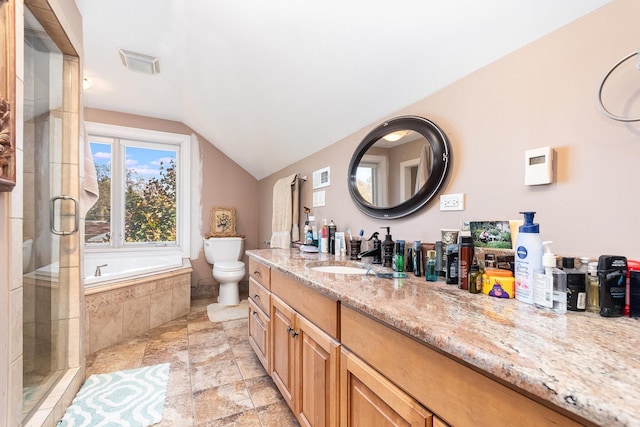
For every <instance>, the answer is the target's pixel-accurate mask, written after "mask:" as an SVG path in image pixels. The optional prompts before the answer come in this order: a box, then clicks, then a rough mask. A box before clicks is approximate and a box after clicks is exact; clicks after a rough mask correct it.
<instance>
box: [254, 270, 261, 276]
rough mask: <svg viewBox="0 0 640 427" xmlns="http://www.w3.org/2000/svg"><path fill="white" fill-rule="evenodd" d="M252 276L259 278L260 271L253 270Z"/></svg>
mask: <svg viewBox="0 0 640 427" xmlns="http://www.w3.org/2000/svg"><path fill="white" fill-rule="evenodd" d="M253 275H254V276H261V274H260V271H258V270H254V271H253Z"/></svg>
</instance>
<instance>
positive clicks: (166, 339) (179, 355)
mask: <svg viewBox="0 0 640 427" xmlns="http://www.w3.org/2000/svg"><path fill="white" fill-rule="evenodd" d="M211 302H212V301H210V300H203V299H197V300H192V301H191V312H190V313H189V314H188V315H187V316H184V317H182V318H180V319H177V320H174V321H172V322H169V323H167V324H165V325H162V326H159V327H157V328H155V329H153V330H151V331H149V332H147V333H145V334H143V335H141V336H139V337H137V338H134V339H132V340H128V341H125V342H122V343H120V344H116V345H114V346H111V347H108V348H105V349H103V350H101V351H98V352H96V353H94V354H91V355H90V356H88V357H87V376H89V375H91V374H98V373H106V372H113V371H118V370H122V369H133V368H139V367H142V366H148V365H154V364H157V363H166V362H169V363H171V369H170V373H169V385H168V388H167V400H166V402H165V408H164V413H163V420H162V422H161V423H160V424H157V425H156V426H159V427H168V426H176V427H188V426H193V427H204V426H209V427H219V426H220V427H222V426H243V427H244V426H246V427H254V426H256V427H286V426H298V425H299V424H298V422H297V421H296V419H295V417H294V416H293V414H292V413H291V411H290V410H289V407H288V406H287V404H286V403H285V402H284V401H283V400H282V396H281V395H280V392H279V391H278V390H277V388H276V386H275V385H274V384H273V381H272V380H271V378H270V377H269V376H268V375H267V372H266V371H265V370H264V368H263V367H262V365H261V364H260V362H259V361H258V359H257V357H256V356H255V354H254V352H253V349H252V348H251V347H250V345H249V340H248V332H247V320H246V319H241V320H232V321H228V322H222V323H212V322H210V321H209V318H208V317H207V311H206V307H207V304H209V303H211Z"/></svg>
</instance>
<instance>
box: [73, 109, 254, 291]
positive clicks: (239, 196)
mask: <svg viewBox="0 0 640 427" xmlns="http://www.w3.org/2000/svg"><path fill="white" fill-rule="evenodd" d="M84 119H85V120H86V121H90V122H98V123H106V124H112V125H118V126H127V127H134V128H141V129H150V130H156V131H162V132H173V133H181V134H187V135H191V134H195V135H196V137H197V138H198V141H199V151H200V160H201V164H202V194H201V205H200V206H199V207H198V206H192V207H191V208H192V209H200V211H201V218H202V221H201V222H202V224H197V225H196V224H192V227H194V226H197V227H200V230H199V232H198V233H193V232H192V233H191V235H192V236H194V235H199V236H203V235H204V234H206V233H208V232H209V231H210V227H209V214H210V209H211V208H212V207H214V206H219V207H234V208H235V209H236V222H237V223H236V231H237V232H238V234H243V235H245V249H255V248H256V247H257V245H258V210H257V207H258V202H257V200H258V192H257V181H256V179H255V178H253V177H252V176H251V175H250V174H249V173H248V172H246V171H245V170H244V169H242V168H241V167H240V166H238V165H237V164H236V163H235V162H233V161H232V160H231V159H229V157H227V156H226V155H225V154H223V153H222V152H221V151H220V150H218V149H217V148H216V147H214V146H213V145H212V144H211V143H209V141H207V140H206V139H204V138H203V137H202V136H200V135H198V134H197V133H195V132H194V131H193V130H192V129H191V128H189V127H188V126H186V125H184V124H182V123H179V122H174V121H170V120H161V119H155V118H150V117H143V116H136V115H132V114H124V113H118V112H114V111H105V110H97V109H91V108H85V110H84ZM245 261H246V259H245ZM191 264H192V266H193V273H192V282H191V283H192V285H212V284H214V283H215V282H214V280H213V276H212V273H211V265H209V264H208V263H207V261H206V260H205V258H204V252H202V251H200V252H199V254H198V256H197V257H195V258H193V259H192V260H191Z"/></svg>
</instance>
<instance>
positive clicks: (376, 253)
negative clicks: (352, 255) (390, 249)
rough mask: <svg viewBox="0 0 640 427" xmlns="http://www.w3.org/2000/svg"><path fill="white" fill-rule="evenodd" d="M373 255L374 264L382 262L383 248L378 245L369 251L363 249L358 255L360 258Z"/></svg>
mask: <svg viewBox="0 0 640 427" xmlns="http://www.w3.org/2000/svg"><path fill="white" fill-rule="evenodd" d="M370 256H372V257H373V262H372V263H373V264H381V263H382V249H381V248H380V247H377V248H375V249H370V250H368V251H362V252H360V253H359V254H358V255H357V258H358V259H362V258H364V257H370Z"/></svg>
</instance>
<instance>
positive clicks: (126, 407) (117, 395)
mask: <svg viewBox="0 0 640 427" xmlns="http://www.w3.org/2000/svg"><path fill="white" fill-rule="evenodd" d="M168 381H169V364H168V363H163V364H160V365H154V366H147V367H144V368H139V369H129V370H126V371H118V372H112V373H110V374H98V375H91V376H90V377H89V378H87V381H86V382H85V383H84V385H83V386H82V388H80V391H79V392H78V394H77V395H76V397H75V399H73V402H72V403H71V406H70V407H69V408H68V409H67V411H66V412H65V414H64V416H63V417H62V419H61V420H60V422H59V423H58V427H76V426H82V427H98V426H104V427H107V426H109V427H116V426H128V427H145V426H150V425H153V424H156V423H158V422H160V421H162V411H163V409H164V401H165V397H166V394H167V382H168Z"/></svg>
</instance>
